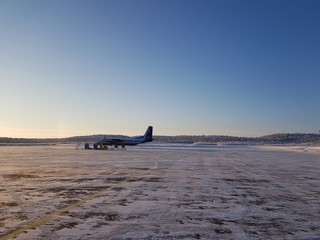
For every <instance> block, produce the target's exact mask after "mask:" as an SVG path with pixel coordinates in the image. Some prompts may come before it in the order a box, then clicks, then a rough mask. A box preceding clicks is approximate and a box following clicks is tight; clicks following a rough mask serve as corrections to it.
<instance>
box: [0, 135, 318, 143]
mask: <svg viewBox="0 0 320 240" xmlns="http://www.w3.org/2000/svg"><path fill="white" fill-rule="evenodd" d="M103 137H110V138H121V137H126V136H123V135H102V134H100V135H89V136H75V137H68V138H8V137H0V144H2V145H4V144H25V145H32V144H61V143H76V142H89V143H93V142H96V141H98V140H99V139H101V138H103ZM153 142H154V143H199V144H301V143H317V144H320V134H315V133H277V134H271V135H266V136H262V137H234V136H220V135H193V136H190V135H180V136H154V141H153Z"/></svg>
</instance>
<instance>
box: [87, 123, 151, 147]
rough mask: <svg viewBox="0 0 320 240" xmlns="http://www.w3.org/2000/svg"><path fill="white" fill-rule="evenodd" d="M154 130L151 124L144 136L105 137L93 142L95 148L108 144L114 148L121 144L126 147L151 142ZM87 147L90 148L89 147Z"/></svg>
mask: <svg viewBox="0 0 320 240" xmlns="http://www.w3.org/2000/svg"><path fill="white" fill-rule="evenodd" d="M152 131H153V127H152V126H149V127H148V128H147V130H146V132H145V134H144V135H143V136H139V137H127V138H103V139H101V140H99V141H97V142H95V143H94V144H93V149H108V147H107V146H108V145H109V146H114V148H118V147H119V146H121V147H122V149H125V146H134V145H138V144H140V143H146V142H151V141H152V140H153V139H152ZM87 146H88V144H87ZM85 148H86V149H89V147H85Z"/></svg>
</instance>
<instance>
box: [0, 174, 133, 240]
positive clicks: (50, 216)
mask: <svg viewBox="0 0 320 240" xmlns="http://www.w3.org/2000/svg"><path fill="white" fill-rule="evenodd" d="M129 179H132V177H131V178H130V177H128V178H126V179H125V180H122V181H119V182H117V183H116V184H115V185H114V186H110V187H108V188H107V189H103V190H100V191H98V192H96V193H94V194H92V195H90V196H88V197H86V198H84V199H82V200H80V201H78V202H76V203H73V204H71V205H69V206H67V207H64V208H62V209H59V210H56V211H54V212H52V213H50V214H48V215H46V216H44V217H41V218H39V219H37V220H36V221H34V222H32V223H30V224H28V225H26V226H24V227H21V228H18V229H16V230H14V231H12V232H11V233H9V234H7V235H5V236H2V237H0V240H7V239H12V238H16V237H17V236H18V235H20V234H21V233H24V232H27V231H28V230H30V229H34V228H36V227H38V226H41V225H43V224H44V223H46V222H48V221H50V220H52V219H53V218H54V217H55V216H57V215H60V214H62V213H65V212H67V211H70V210H71V209H73V208H76V207H79V206H80V205H82V204H84V203H85V202H87V201H90V200H93V199H95V198H97V197H98V196H99V195H101V194H102V193H105V192H108V191H112V190H114V188H115V187H117V186H118V185H121V184H124V183H126V182H128V180H129Z"/></svg>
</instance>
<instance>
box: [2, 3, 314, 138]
mask: <svg viewBox="0 0 320 240" xmlns="http://www.w3.org/2000/svg"><path fill="white" fill-rule="evenodd" d="M0 102H1V105H0V114H1V115H0V116H1V117H0V136H9V137H63V136H74V135H83V134H87V135H89V134H99V133H102V134H103V133H106V134H108V133H110V134H126V135H139V134H141V133H143V132H144V131H145V129H146V128H147V126H148V125H153V126H154V131H155V134H156V135H180V134H201V135H202V134H205V135H209V134H223V135H237V136H260V135H264V134H270V133H277V132H318V131H319V130H320V108H319V104H320V1H317V0H313V1H312V0H305V1H303V0H299V1H296V0H288V1H285V0H268V1H267V0H252V1H245V0H242V1H239V0H233V1H232V0H216V1H214V0H208V1H205V0H202V1H196V0H194V1H186V0H161V1H160V0H126V1H125V0H113V1H111V0H110V1H107V0H106V1H105V0H101V1H97V0H93V1H89V0H87V1H80V0H68V1H65V0H54V1H53V0H47V1H43V0H29V1H21V0H0Z"/></svg>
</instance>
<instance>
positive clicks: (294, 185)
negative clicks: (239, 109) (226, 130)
mask: <svg viewBox="0 0 320 240" xmlns="http://www.w3.org/2000/svg"><path fill="white" fill-rule="evenodd" d="M11 238H15V239H308V240H310V239H320V149H319V147H311V146H299V147H282V146H275V147H263V146H254V147H248V146H199V145H196V146H194V145H163V144H160V145H156V144H150V145H140V146H137V147H132V148H128V149H127V150H126V151H123V150H109V151H94V150H75V149H74V146H70V145H69V146H68V145H65V146H63V145H61V146H32V147H31V146H29V147H23V146H19V147H13V146H11V147H0V240H3V239H11Z"/></svg>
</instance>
